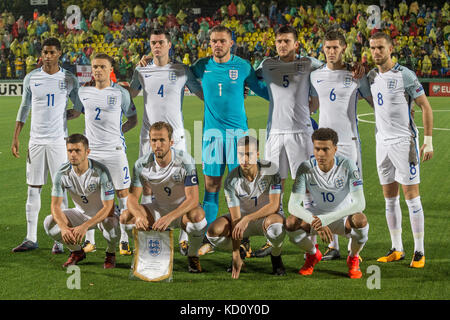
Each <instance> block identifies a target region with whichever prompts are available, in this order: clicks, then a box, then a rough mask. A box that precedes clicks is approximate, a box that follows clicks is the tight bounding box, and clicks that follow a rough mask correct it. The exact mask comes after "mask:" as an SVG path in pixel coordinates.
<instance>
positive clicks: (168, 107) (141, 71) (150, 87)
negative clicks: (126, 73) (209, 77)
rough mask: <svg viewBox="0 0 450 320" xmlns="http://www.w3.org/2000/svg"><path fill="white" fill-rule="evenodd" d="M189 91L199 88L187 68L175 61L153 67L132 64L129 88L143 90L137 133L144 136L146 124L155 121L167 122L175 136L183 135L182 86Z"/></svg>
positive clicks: (198, 89) (146, 129)
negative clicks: (133, 67) (142, 104)
mask: <svg viewBox="0 0 450 320" xmlns="http://www.w3.org/2000/svg"><path fill="white" fill-rule="evenodd" d="M185 85H186V86H187V87H188V88H189V90H190V91H191V92H192V93H196V92H199V91H201V90H202V87H201V85H200V83H199V82H198V81H197V80H196V78H195V77H194V75H193V74H192V72H191V71H190V70H189V68H188V67H187V66H186V65H184V64H182V63H178V62H173V63H168V64H166V65H165V66H162V67H160V66H157V65H155V64H153V63H151V64H149V65H147V66H145V67H136V69H135V71H134V73H133V78H132V80H131V83H130V87H131V88H133V89H136V90H141V89H143V91H144V92H143V95H144V116H143V120H142V126H143V128H144V129H145V131H144V129H143V130H142V132H141V136H144V135H145V136H148V131H149V129H150V126H151V125H152V124H153V123H155V122H158V121H164V122H168V123H169V124H170V125H171V126H172V128H173V130H174V136H175V137H181V136H183V135H184V125H183V113H182V104H183V97H184V86H185Z"/></svg>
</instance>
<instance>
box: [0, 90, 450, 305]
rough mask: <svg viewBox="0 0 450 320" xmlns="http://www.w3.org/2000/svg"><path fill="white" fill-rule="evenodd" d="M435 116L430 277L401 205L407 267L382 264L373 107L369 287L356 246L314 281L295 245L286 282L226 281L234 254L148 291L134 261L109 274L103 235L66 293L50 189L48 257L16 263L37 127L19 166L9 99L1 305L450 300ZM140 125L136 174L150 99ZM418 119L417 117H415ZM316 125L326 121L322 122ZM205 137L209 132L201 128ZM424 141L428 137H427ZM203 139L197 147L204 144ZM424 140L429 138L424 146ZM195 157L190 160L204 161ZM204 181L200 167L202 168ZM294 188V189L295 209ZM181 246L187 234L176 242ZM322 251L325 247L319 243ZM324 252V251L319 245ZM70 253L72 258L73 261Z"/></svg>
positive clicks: (447, 133) (444, 174)
mask: <svg viewBox="0 0 450 320" xmlns="http://www.w3.org/2000/svg"><path fill="white" fill-rule="evenodd" d="M430 102H431V105H432V107H433V109H434V126H435V127H436V128H441V130H434V132H433V136H434V138H433V142H434V149H435V154H434V158H433V159H432V160H431V161H428V162H426V163H423V164H422V165H421V180H422V181H421V185H420V189H421V198H422V203H423V207H424V212H425V250H426V266H425V268H424V269H422V270H417V269H411V268H409V263H410V260H411V258H412V255H413V239H412V234H411V227H410V223H409V216H408V210H407V207H406V205H405V203H404V197H403V195H402V196H401V206H402V211H403V240H404V247H405V251H406V258H405V260H403V261H399V262H394V263H391V264H380V263H377V262H376V259H377V258H378V257H380V256H382V255H383V254H385V253H386V252H387V250H388V249H389V247H390V245H391V242H390V237H389V233H388V229H387V225H386V220H385V214H384V199H383V196H382V192H381V187H380V185H379V183H378V176H377V173H376V169H375V139H374V124H373V123H371V121H373V119H374V117H373V114H371V113H372V110H371V109H370V107H369V106H368V105H367V103H366V102H365V101H360V103H359V105H358V114H364V115H363V116H362V117H361V120H364V122H362V121H360V123H359V131H360V136H361V140H362V154H363V170H364V173H363V174H364V191H365V196H366V203H367V204H366V210H365V214H366V215H367V217H368V220H369V223H370V232H369V240H368V242H367V244H366V246H365V248H364V249H363V251H362V254H361V256H362V257H363V259H364V261H363V262H362V263H361V270H362V271H363V273H364V276H363V278H362V279H358V280H351V279H348V278H347V276H346V273H347V266H346V263H345V257H346V247H347V240H346V239H343V238H340V246H341V255H342V256H343V257H342V258H341V259H340V260H337V261H332V262H321V263H319V264H318V265H317V266H316V268H315V272H314V274H313V275H312V276H310V277H302V276H300V275H298V274H297V271H298V269H299V268H300V267H301V266H302V264H303V253H301V252H300V251H299V250H298V248H296V247H294V246H293V245H292V244H291V243H290V242H289V241H288V239H287V237H286V239H285V242H284V246H283V260H284V264H285V266H286V268H287V273H288V274H287V276H286V277H275V276H272V275H270V274H269V273H270V272H271V264H270V258H269V257H266V258H260V259H258V258H252V259H247V262H246V264H247V272H245V273H242V274H241V277H240V279H239V280H237V281H233V280H232V279H231V275H230V274H228V273H226V272H225V269H226V267H227V265H228V264H229V262H230V259H231V254H230V253H226V252H216V253H213V254H208V255H206V256H203V257H202V258H201V263H202V266H203V268H204V269H205V270H206V272H205V273H202V274H189V273H188V272H187V259H186V257H183V256H181V255H180V254H179V252H178V247H176V248H175V250H176V251H175V255H174V274H173V282H171V283H147V282H143V281H132V280H129V279H128V275H129V269H130V262H131V257H123V256H119V255H118V257H117V268H116V269H113V270H104V269H103V267H102V265H103V259H104V248H105V244H106V242H105V241H104V240H103V238H102V236H101V233H100V232H96V241H97V252H94V253H90V254H88V257H87V259H86V260H84V261H83V262H81V263H80V265H79V266H80V269H81V289H80V290H76V289H74V290H71V289H68V287H67V280H68V277H69V276H70V274H67V273H66V271H65V270H63V269H62V268H61V265H62V263H63V262H64V261H65V260H66V258H67V254H64V255H57V256H54V255H52V254H51V252H50V250H51V246H52V241H51V239H50V238H49V237H48V236H47V235H46V234H45V232H44V228H43V225H42V222H43V220H44V218H45V216H46V215H48V214H50V189H51V187H50V184H47V185H46V186H45V187H44V188H43V192H42V206H41V211H40V215H39V226H38V241H39V246H40V248H39V249H38V250H35V251H33V252H29V253H16V254H13V253H11V249H12V248H13V247H15V246H16V245H18V244H19V243H20V242H21V241H22V240H23V238H24V237H25V235H26V220H25V201H26V190H27V187H26V180H25V161H26V154H27V152H26V151H27V144H28V138H29V119H28V122H27V124H26V125H25V127H24V130H23V132H22V134H21V136H20V138H21V139H20V143H21V144H20V154H21V158H20V159H15V158H14V157H13V156H12V155H11V152H10V146H11V138H12V134H13V129H14V123H15V118H16V114H17V109H18V106H19V104H20V97H2V98H1V99H0V108H1V109H0V110H1V117H0V133H1V137H2V139H1V142H0V164H1V166H0V172H1V175H0V177H1V182H0V186H1V202H0V203H1V209H0V212H1V215H0V274H1V281H0V298H1V299H2V300H8V299H158V300H177V299H194V300H197V299H198V300H208V299H212V300H215V299H218V300H229V299H256V300H260V299H261V300H289V299H293V300H303V299H448V298H450V295H449V292H450V285H449V280H450V278H449V265H450V264H449V262H450V258H449V254H448V247H447V245H448V239H449V237H448V231H449V229H450V225H449V219H448V216H447V215H448V211H449V208H450V206H449V198H450V197H449V194H450V187H449V185H450V184H449V177H450V175H449V171H448V167H449V159H450V152H449V149H450V148H449V142H448V141H449V139H450V125H449V123H450V99H449V98H430ZM137 108H138V115H139V125H138V127H137V128H134V129H133V130H131V131H130V132H128V133H127V134H126V142H127V145H128V150H127V153H128V160H129V164H130V167H132V166H133V164H134V162H135V160H136V159H137V157H138V145H139V130H140V125H141V120H142V108H143V100H142V97H138V98H137ZM246 109H247V115H248V119H249V127H250V128H253V129H256V132H259V131H258V129H263V128H265V126H266V121H267V111H268V103H267V102H266V101H264V100H262V99H260V98H258V97H249V98H248V99H247V100H246ZM416 110H418V109H417V107H416ZM183 112H184V121H185V127H186V129H188V130H189V131H190V132H191V134H192V137H193V138H194V121H201V120H202V117H203V105H202V103H201V102H200V100H198V99H197V98H196V97H186V98H185V100H184V106H183ZM415 117H416V124H417V125H418V126H421V123H422V121H421V113H420V112H416V116H415ZM315 118H316V119H317V117H316V116H315ZM68 126H69V133H75V132H83V127H84V117H83V116H81V117H80V118H79V119H76V120H73V121H70V122H69V124H68ZM196 128H201V125H200V126H199V127H198V126H197V127H196ZM421 134H422V135H423V130H421ZM197 138H198V137H197ZM422 141H423V137H421V141H420V142H421V143H422ZM195 152H198V150H197V151H196V150H195V149H194V150H192V152H191V153H193V154H195ZM198 170H199V172H201V165H198ZM291 186H292V181H290V180H289V181H288V182H287V183H286V196H285V197H284V207H285V208H287V202H288V199H289V194H290V190H291ZM200 199H203V177H202V175H200ZM226 211H227V209H226V204H225V200H224V196H223V193H222V194H221V195H220V208H219V214H223V213H225V212H226ZM175 238H176V239H177V238H178V231H176V232H175ZM264 241H265V239H264V238H263V237H255V238H252V247H253V248H254V249H256V248H258V247H259V246H260V245H262V244H263V243H264ZM319 241H320V240H319ZM320 248H321V250H322V251H324V250H325V246H324V245H323V244H322V243H320ZM66 252H67V251H66ZM372 266H377V267H379V275H380V283H379V284H380V286H379V289H376V288H375V289H370V284H375V283H376V282H375V281H374V276H375V273H368V272H367V270H368V269H369V270H371V269H372V268H373V267H372Z"/></svg>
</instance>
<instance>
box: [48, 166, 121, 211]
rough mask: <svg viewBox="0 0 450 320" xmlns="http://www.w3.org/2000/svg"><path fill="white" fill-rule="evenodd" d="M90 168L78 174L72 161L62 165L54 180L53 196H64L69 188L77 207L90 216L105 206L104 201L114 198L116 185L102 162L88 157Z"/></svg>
mask: <svg viewBox="0 0 450 320" xmlns="http://www.w3.org/2000/svg"><path fill="white" fill-rule="evenodd" d="M88 161H89V169H88V170H87V171H86V172H85V173H83V174H82V175H81V176H79V175H77V174H76V173H75V171H74V170H73V168H72V165H71V164H70V162H66V163H65V164H63V165H62V166H61V168H60V169H59V170H58V172H57V173H56V175H55V178H54V180H53V188H52V196H53V197H63V196H64V190H67V191H68V192H69V194H70V196H71V197H72V200H73V203H74V204H75V207H76V208H77V209H79V210H80V211H82V212H84V214H86V215H88V216H91V217H93V216H95V215H96V214H97V212H98V211H99V210H101V209H102V208H103V203H102V201H107V200H114V186H113V183H112V180H111V177H110V175H109V171H108V169H106V167H105V166H104V165H102V164H101V163H100V162H97V161H95V160H92V159H88Z"/></svg>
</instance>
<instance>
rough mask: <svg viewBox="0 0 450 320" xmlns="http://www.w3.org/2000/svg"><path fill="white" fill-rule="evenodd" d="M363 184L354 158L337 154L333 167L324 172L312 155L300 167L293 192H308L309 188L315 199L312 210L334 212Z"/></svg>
mask: <svg viewBox="0 0 450 320" xmlns="http://www.w3.org/2000/svg"><path fill="white" fill-rule="evenodd" d="M362 185H363V182H362V180H361V178H360V173H359V170H358V167H357V166H356V163H355V162H353V161H352V160H350V159H347V158H345V157H341V156H335V158H334V166H333V168H332V169H331V170H330V171H328V172H323V171H322V170H320V168H319V166H318V164H317V161H316V158H315V157H312V158H311V159H310V160H308V161H304V162H302V164H301V165H300V167H299V168H298V170H297V175H296V177H295V181H294V184H293V186H292V193H302V194H306V190H308V191H309V192H310V194H311V197H312V199H313V208H312V210H317V211H319V212H332V211H335V210H336V208H337V207H338V206H339V205H340V204H341V203H342V202H343V201H344V200H345V199H346V198H347V196H348V195H349V193H350V192H353V191H355V190H357V189H360V188H362Z"/></svg>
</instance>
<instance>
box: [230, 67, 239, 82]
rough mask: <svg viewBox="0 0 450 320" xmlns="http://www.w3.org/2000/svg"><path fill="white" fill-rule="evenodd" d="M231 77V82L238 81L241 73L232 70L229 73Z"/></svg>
mask: <svg viewBox="0 0 450 320" xmlns="http://www.w3.org/2000/svg"><path fill="white" fill-rule="evenodd" d="M229 75H230V79H231V80H237V78H238V77H239V72H238V70H235V69H232V70H230V71H229Z"/></svg>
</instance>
